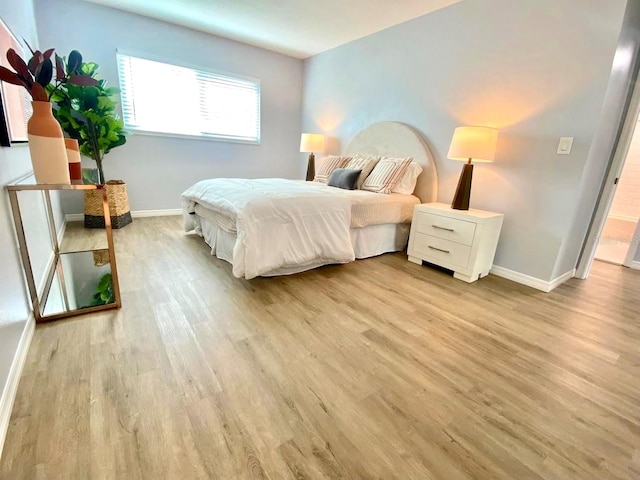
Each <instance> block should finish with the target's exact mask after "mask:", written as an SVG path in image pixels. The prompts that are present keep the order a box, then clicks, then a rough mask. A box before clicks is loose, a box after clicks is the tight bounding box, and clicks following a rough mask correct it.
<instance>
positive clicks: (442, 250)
mask: <svg viewBox="0 0 640 480" xmlns="http://www.w3.org/2000/svg"><path fill="white" fill-rule="evenodd" d="M429 248H430V249H431V250H437V251H438V252H442V253H451V252H450V251H449V250H444V249H442V248H438V247H432V246H431V245H429Z"/></svg>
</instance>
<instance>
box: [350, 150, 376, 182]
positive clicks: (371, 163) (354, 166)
mask: <svg viewBox="0 0 640 480" xmlns="http://www.w3.org/2000/svg"><path fill="white" fill-rule="evenodd" d="M379 161H380V157H377V156H368V155H362V154H360V153H358V154H356V155H355V156H354V157H353V158H352V159H351V160H349V162H347V164H346V165H345V167H344V168H348V169H349V170H362V173H361V174H360V177H359V178H358V183H357V185H356V188H357V189H360V188H362V184H363V183H364V181H365V180H366V179H367V177H368V176H369V174H370V173H371V171H372V170H373V167H375V166H376V164H377V163H378V162H379Z"/></svg>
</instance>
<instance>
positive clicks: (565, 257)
mask: <svg viewBox="0 0 640 480" xmlns="http://www.w3.org/2000/svg"><path fill="white" fill-rule="evenodd" d="M638 25H640V0H629V1H628V2H627V5H626V9H625V13H624V20H623V23H622V29H621V32H620V36H619V39H618V46H617V50H616V61H615V62H614V68H612V70H611V73H610V76H609V84H608V86H607V90H606V93H605V97H604V102H603V107H602V110H601V111H600V115H599V117H598V125H597V130H596V133H595V135H594V140H593V142H592V143H591V149H590V150H589V155H588V157H587V162H586V167H585V169H584V172H583V177H582V182H581V185H580V189H579V191H578V192H576V197H577V198H578V205H577V211H576V214H575V215H574V218H573V223H572V224H571V229H570V230H569V234H568V235H567V236H566V237H565V240H564V242H563V244H562V248H561V250H560V254H559V255H558V259H557V261H556V266H555V269H554V276H556V275H560V274H562V273H564V272H566V271H568V270H571V269H572V268H573V267H575V265H576V263H577V261H578V258H579V255H580V252H581V250H582V245H583V241H584V238H585V236H586V235H587V230H588V228H589V225H590V223H591V220H592V216H593V212H594V209H595V207H596V203H597V201H598V199H599V196H600V194H601V187H602V183H603V179H604V178H605V175H607V174H608V172H609V168H610V162H611V160H612V157H613V153H614V152H615V150H616V147H617V142H618V136H619V133H620V131H621V128H622V125H623V123H624V121H625V117H626V113H627V108H628V104H629V102H630V99H631V95H632V94H633V87H634V85H635V84H636V78H637V71H638V66H639V65H638V62H639V61H640V56H639V55H640V30H639V29H638ZM593 235H594V236H596V234H595V233H593Z"/></svg>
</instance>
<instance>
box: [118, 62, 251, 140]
mask: <svg viewBox="0 0 640 480" xmlns="http://www.w3.org/2000/svg"><path fill="white" fill-rule="evenodd" d="M118 72H119V75H120V90H121V96H122V115H123V117H124V123H125V126H126V127H127V128H128V129H130V130H138V131H143V132H149V133H158V134H163V133H164V134H174V135H193V136H199V137H210V138H216V139H221V140H231V141H245V142H255V143H258V142H259V141H260V82H259V81H257V80H251V79H245V78H238V77H230V76H228V75H221V74H218V73H213V72H206V71H202V70H196V69H193V68H187V67H181V66H177V65H171V64H168V63H162V62H156V61H153V60H147V59H144V58H138V57H132V56H129V55H123V54H120V53H118Z"/></svg>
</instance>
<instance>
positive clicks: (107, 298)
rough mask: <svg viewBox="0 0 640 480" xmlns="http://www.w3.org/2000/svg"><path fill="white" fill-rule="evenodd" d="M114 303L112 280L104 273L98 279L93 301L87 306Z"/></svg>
mask: <svg viewBox="0 0 640 480" xmlns="http://www.w3.org/2000/svg"><path fill="white" fill-rule="evenodd" d="M113 302H115V295H114V293H113V279H112V278H111V274H110V273H106V274H105V275H103V276H102V278H100V281H99V282H98V286H97V287H96V292H95V293H94V294H93V300H91V303H90V304H89V306H90V307H96V306H98V305H107V304H109V303H113Z"/></svg>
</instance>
